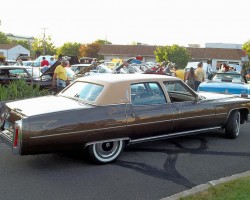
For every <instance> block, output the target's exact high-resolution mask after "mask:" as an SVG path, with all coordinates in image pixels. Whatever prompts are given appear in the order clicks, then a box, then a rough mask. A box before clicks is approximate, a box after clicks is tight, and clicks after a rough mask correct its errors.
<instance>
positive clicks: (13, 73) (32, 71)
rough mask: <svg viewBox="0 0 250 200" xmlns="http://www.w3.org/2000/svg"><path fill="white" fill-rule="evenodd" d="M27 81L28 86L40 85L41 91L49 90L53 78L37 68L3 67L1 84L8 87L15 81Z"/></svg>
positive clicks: (0, 75)
mask: <svg viewBox="0 0 250 200" xmlns="http://www.w3.org/2000/svg"><path fill="white" fill-rule="evenodd" d="M20 79H22V80H25V81H26V82H27V83H28V84H30V85H31V84H33V85H39V87H40V89H49V88H50V87H51V85H52V77H50V76H48V75H42V73H41V71H40V70H39V68H37V67H30V66H1V67H0V84H1V85H6V84H9V83H10V82H12V81H15V80H20Z"/></svg>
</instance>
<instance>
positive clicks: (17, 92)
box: [0, 80, 49, 101]
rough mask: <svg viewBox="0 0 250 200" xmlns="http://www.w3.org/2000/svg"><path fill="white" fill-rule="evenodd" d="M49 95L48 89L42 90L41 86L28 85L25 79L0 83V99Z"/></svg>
mask: <svg viewBox="0 0 250 200" xmlns="http://www.w3.org/2000/svg"><path fill="white" fill-rule="evenodd" d="M45 95H49V91H48V90H40V89H39V86H38V85H36V86H34V87H33V86H32V85H28V84H27V83H26V82H25V81H24V80H17V81H13V82H11V83H10V84H8V85H4V86H3V85H0V101H8V100H17V99H26V98H31V97H38V96H45Z"/></svg>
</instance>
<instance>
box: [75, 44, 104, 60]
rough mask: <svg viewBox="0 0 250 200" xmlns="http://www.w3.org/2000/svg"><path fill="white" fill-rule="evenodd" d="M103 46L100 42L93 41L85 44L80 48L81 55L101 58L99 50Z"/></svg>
mask: <svg viewBox="0 0 250 200" xmlns="http://www.w3.org/2000/svg"><path fill="white" fill-rule="evenodd" d="M100 48H101V44H100V43H98V42H93V43H90V44H83V45H81V46H80V48H79V55H80V57H93V58H98V59H100V57H99V55H98V52H99V50H100Z"/></svg>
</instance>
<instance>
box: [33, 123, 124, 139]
mask: <svg viewBox="0 0 250 200" xmlns="http://www.w3.org/2000/svg"><path fill="white" fill-rule="evenodd" d="M124 127H126V125H124V126H115V127H107V128H99V129H89V130H85V131H72V132H65V133H57V134H50V135H40V136H32V137H30V139H39V138H47V137H57V136H60V135H62V136H63V135H70V134H74V133H86V132H91V131H102V130H110V129H116V128H124Z"/></svg>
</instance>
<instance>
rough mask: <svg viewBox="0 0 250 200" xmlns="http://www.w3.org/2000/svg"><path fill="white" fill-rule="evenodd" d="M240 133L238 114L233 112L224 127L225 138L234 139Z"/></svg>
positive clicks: (236, 111) (235, 111)
mask: <svg viewBox="0 0 250 200" xmlns="http://www.w3.org/2000/svg"><path fill="white" fill-rule="evenodd" d="M239 133H240V112H239V111H238V110H234V111H232V112H231V114H230V116H229V118H228V121H227V123H226V126H225V134H226V137H228V138H231V139H235V138H237V137H238V136H239Z"/></svg>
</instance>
